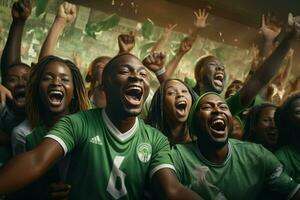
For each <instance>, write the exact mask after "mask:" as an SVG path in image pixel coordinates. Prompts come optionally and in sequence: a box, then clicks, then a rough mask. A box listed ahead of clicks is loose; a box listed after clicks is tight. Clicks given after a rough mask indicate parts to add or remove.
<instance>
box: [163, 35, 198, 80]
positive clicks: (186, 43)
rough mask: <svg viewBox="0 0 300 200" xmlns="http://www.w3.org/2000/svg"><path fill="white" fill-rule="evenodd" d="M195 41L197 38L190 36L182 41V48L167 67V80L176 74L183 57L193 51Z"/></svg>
mask: <svg viewBox="0 0 300 200" xmlns="http://www.w3.org/2000/svg"><path fill="white" fill-rule="evenodd" d="M195 40H196V37H194V36H189V37H186V38H184V39H183V40H182V41H181V43H180V47H179V49H178V51H177V53H176V55H175V56H174V57H173V58H172V59H171V60H170V62H169V63H168V64H167V66H166V72H165V76H166V77H167V78H170V77H171V76H172V75H173V74H174V72H175V70H176V69H177V67H178V64H179V63H180V61H181V59H182V58H183V56H184V55H185V54H186V53H187V52H189V51H190V50H191V49H192V46H193V44H194V42H195Z"/></svg>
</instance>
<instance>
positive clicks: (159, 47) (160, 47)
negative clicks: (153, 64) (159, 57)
mask: <svg viewBox="0 0 300 200" xmlns="http://www.w3.org/2000/svg"><path fill="white" fill-rule="evenodd" d="M176 26H177V24H168V26H167V27H166V28H165V29H164V32H163V34H162V35H161V37H160V38H159V39H158V41H157V42H156V43H155V45H154V46H153V48H152V49H151V53H154V52H163V51H164V48H165V46H166V44H167V42H168V40H169V39H170V36H171V33H172V31H173V30H174V28H175V27H176Z"/></svg>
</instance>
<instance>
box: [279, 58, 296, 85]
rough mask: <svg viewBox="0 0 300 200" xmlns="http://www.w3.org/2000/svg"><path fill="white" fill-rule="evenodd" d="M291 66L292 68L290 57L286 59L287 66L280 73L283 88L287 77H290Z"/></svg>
mask: <svg viewBox="0 0 300 200" xmlns="http://www.w3.org/2000/svg"><path fill="white" fill-rule="evenodd" d="M292 66H293V57H292V56H290V57H289V58H288V61H287V65H286V67H285V68H284V70H283V73H282V77H281V81H282V85H283V86H285V85H286V83H287V81H288V77H289V75H290V72H291V69H292Z"/></svg>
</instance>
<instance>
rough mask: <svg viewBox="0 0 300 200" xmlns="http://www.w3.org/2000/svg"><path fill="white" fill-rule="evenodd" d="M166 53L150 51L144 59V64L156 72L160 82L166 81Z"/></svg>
mask: <svg viewBox="0 0 300 200" xmlns="http://www.w3.org/2000/svg"><path fill="white" fill-rule="evenodd" d="M165 58H166V56H165V54H164V53H156V52H154V53H150V55H148V56H147V57H146V58H145V59H144V60H143V64H144V65H145V66H146V67H147V68H148V69H149V70H150V71H152V72H153V73H155V75H156V77H157V79H158V81H159V82H160V83H162V82H164V81H165V80H166V79H167V77H166V74H165V72H166V69H165V67H164V64H165Z"/></svg>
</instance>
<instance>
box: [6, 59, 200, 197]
mask: <svg viewBox="0 0 300 200" xmlns="http://www.w3.org/2000/svg"><path fill="white" fill-rule="evenodd" d="M103 87H104V90H105V93H106V98H107V99H106V100H107V107H106V108H105V109H93V110H89V111H84V112H79V113H77V114H74V115H70V116H67V117H65V118H63V119H62V120H60V121H59V122H58V123H57V124H56V125H55V126H54V127H53V128H52V129H51V130H50V131H49V132H48V134H47V135H46V136H45V139H44V141H43V142H42V143H41V144H40V145H39V146H38V147H37V148H35V149H34V150H32V151H30V152H27V153H24V154H22V155H20V156H18V157H16V158H15V159H14V160H11V161H10V162H9V163H8V164H7V165H6V166H4V167H3V168H2V169H1V170H0V194H2V193H7V192H10V191H13V190H16V189H18V188H21V187H22V186H24V185H26V184H28V183H29V182H31V181H32V180H34V179H37V178H38V177H39V176H41V175H42V174H43V173H45V172H46V171H47V169H48V168H49V167H50V166H52V165H53V164H54V163H55V162H56V161H57V160H59V159H60V158H62V157H63V155H66V154H67V153H70V152H71V153H72V160H71V163H70V167H69V171H68V177H67V183H69V184H70V185H71V186H72V188H71V191H70V199H139V198H141V195H142V193H143V189H144V186H145V184H146V182H148V181H150V180H151V179H152V181H155V183H156V184H157V185H159V186H160V187H161V188H162V190H163V191H164V193H165V195H166V197H167V198H168V199H199V198H200V197H199V196H198V195H197V194H196V193H194V192H192V191H190V190H188V189H187V188H186V187H184V186H183V185H181V184H180V182H179V181H178V180H177V178H176V176H175V173H174V171H173V170H174V167H173V164H172V162H171V159H170V155H169V150H170V147H169V143H168V141H167V138H166V137H165V136H163V134H162V133H160V132H159V131H158V130H156V129H154V128H152V127H150V126H148V125H146V124H144V122H143V121H142V120H140V119H138V118H137V117H136V116H137V115H138V114H139V113H140V112H141V109H142V106H143V103H144V101H145V99H146V97H147V95H148V91H149V79H148V75H147V71H146V68H145V67H144V66H143V64H142V63H141V61H140V60H139V59H138V58H136V57H135V56H133V55H131V54H120V55H118V56H116V57H114V58H113V59H112V60H111V61H110V62H109V63H108V64H107V66H106V67H105V69H104V72H103ZM24 169H26V173H23V172H24ZM20 177H21V178H20Z"/></svg>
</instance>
